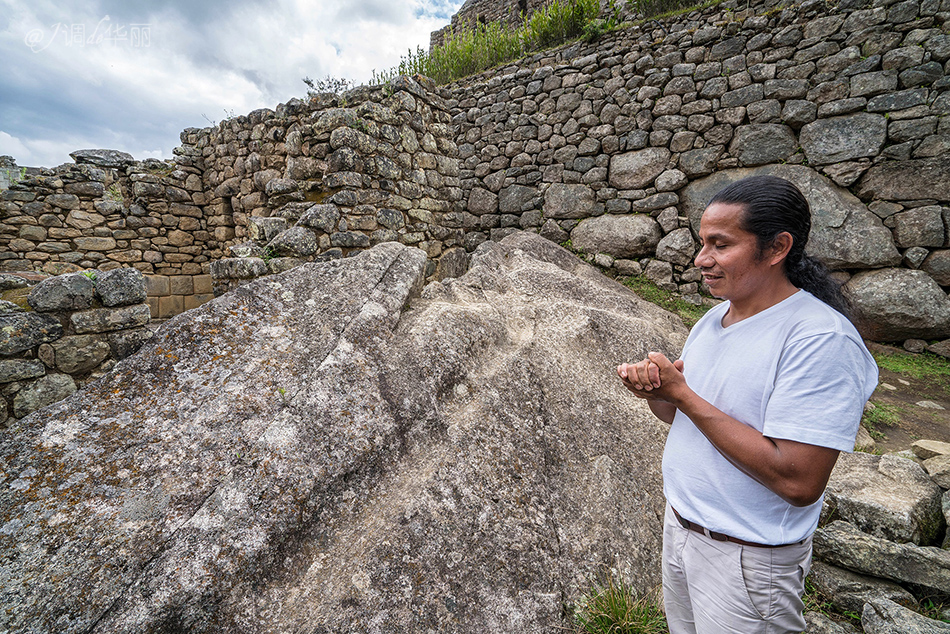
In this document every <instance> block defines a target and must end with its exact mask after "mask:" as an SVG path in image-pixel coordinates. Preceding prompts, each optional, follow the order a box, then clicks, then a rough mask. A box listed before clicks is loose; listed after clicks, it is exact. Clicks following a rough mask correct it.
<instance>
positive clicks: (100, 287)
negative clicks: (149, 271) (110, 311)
mask: <svg viewBox="0 0 950 634" xmlns="http://www.w3.org/2000/svg"><path fill="white" fill-rule="evenodd" d="M96 292H97V293H99V298H100V299H101V300H102V305H103V306H129V305H131V304H141V303H142V302H144V301H145V299H146V297H147V295H148V289H147V285H146V282H145V276H144V275H142V272H141V271H139V270H138V269H133V268H121V269H113V270H111V271H106V272H105V273H99V274H97V275H96Z"/></svg>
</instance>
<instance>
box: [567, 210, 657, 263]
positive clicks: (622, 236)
mask: <svg viewBox="0 0 950 634" xmlns="http://www.w3.org/2000/svg"><path fill="white" fill-rule="evenodd" d="M662 236H663V231H662V230H661V229H660V225H659V223H657V221H656V220H654V219H653V218H651V217H650V216H646V215H643V214H632V215H627V216H615V215H605V216H597V217H596V218H587V219H585V220H582V221H581V222H580V223H579V224H578V225H577V226H576V227H575V228H574V230H573V231H571V244H572V245H573V247H574V248H575V249H580V250H581V251H583V252H584V253H592V254H597V253H606V254H608V255H612V256H613V257H615V258H636V257H643V256H645V255H650V254H652V253H653V252H654V251H655V250H656V247H657V244H659V242H660V238H661V237H662Z"/></svg>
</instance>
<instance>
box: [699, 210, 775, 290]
mask: <svg viewBox="0 0 950 634" xmlns="http://www.w3.org/2000/svg"><path fill="white" fill-rule="evenodd" d="M743 213H744V208H743V206H742V205H736V204H723V203H713V204H712V205H710V206H709V207H707V208H706V211H704V212H703V217H702V220H701V221H700V229H699V238H700V240H701V241H702V244H703V246H702V248H701V249H700V251H699V253H698V254H697V255H696V260H695V261H696V266H698V267H699V268H700V269H701V270H702V273H703V281H704V282H705V283H706V286H708V287H709V290H710V292H711V293H712V294H713V296H714V297H719V298H721V299H728V300H730V301H732V302H733V303H736V302H741V301H742V300H744V299H751V298H754V297H755V295H756V294H757V293H759V292H760V291H762V290H763V289H764V287H765V286H767V285H768V284H770V283H771V278H769V276H768V272H769V268H770V267H769V263H768V262H767V260H766V259H765V258H763V257H762V256H763V254H762V253H761V251H760V250H759V245H758V242H757V241H756V237H755V235H754V234H751V233H749V232H748V231H745V230H744V229H742V227H741V226H740V219H741V218H742V214H743Z"/></svg>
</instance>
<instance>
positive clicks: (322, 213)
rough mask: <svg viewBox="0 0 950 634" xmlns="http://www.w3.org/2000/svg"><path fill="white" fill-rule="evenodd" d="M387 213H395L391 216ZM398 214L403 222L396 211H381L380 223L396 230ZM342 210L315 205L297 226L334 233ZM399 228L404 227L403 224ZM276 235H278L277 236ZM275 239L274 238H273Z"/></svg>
mask: <svg viewBox="0 0 950 634" xmlns="http://www.w3.org/2000/svg"><path fill="white" fill-rule="evenodd" d="M387 212H395V214H393V215H392V216H390V214H389V213H387ZM396 214H398V217H399V220H400V221H402V214H400V213H399V212H397V211H395V210H394V209H380V210H379V212H378V214H377V215H378V216H380V222H381V223H382V224H383V225H384V226H386V227H389V228H390V229H392V228H396V224H395V223H396V221H395V218H394V216H395V215H396ZM340 218H341V215H340V208H339V207H337V206H336V205H333V204H324V205H313V206H312V207H310V208H309V209H307V211H305V212H304V213H303V215H302V216H300V219H299V220H298V221H297V225H298V226H300V227H307V228H308V229H316V230H317V231H322V232H323V233H333V232H334V231H336V230H337V228H338V226H339V224H340ZM398 226H402V225H401V224H400V225H398ZM275 235H276V234H275ZM271 238H273V236H271Z"/></svg>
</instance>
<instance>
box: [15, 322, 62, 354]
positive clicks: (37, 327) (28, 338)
mask: <svg viewBox="0 0 950 634" xmlns="http://www.w3.org/2000/svg"><path fill="white" fill-rule="evenodd" d="M62 336H63V325H62V324H61V323H59V320H58V319H55V318H54V317H53V316H52V315H38V314H36V313H5V314H0V355H11V354H16V353H18V352H23V351H24V350H29V349H30V348H32V347H33V346H38V345H39V344H41V343H47V342H50V341H56V340H57V339H59V338H60V337H62Z"/></svg>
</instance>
